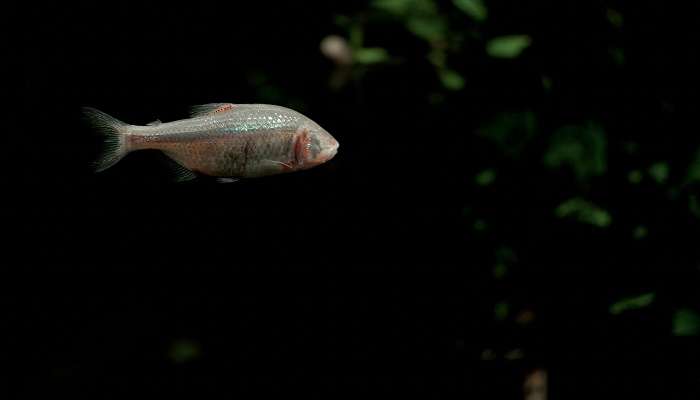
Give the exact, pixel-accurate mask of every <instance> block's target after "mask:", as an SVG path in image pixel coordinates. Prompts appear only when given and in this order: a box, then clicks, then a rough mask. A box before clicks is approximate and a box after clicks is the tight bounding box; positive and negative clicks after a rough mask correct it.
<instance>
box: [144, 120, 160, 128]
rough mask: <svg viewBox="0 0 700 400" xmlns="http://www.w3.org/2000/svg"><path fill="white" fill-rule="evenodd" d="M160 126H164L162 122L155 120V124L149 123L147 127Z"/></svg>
mask: <svg viewBox="0 0 700 400" xmlns="http://www.w3.org/2000/svg"><path fill="white" fill-rule="evenodd" d="M160 124H162V122H160V120H159V119H157V120H155V121H153V122H149V123H147V124H146V125H147V126H156V125H160Z"/></svg>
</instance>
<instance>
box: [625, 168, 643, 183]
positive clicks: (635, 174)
mask: <svg viewBox="0 0 700 400" xmlns="http://www.w3.org/2000/svg"><path fill="white" fill-rule="evenodd" d="M642 177H643V175H642V171H640V170H638V169H635V170H633V171H630V173H629V174H627V179H628V180H629V181H630V183H634V184H635V185H636V184H638V183H639V182H641V181H642Z"/></svg>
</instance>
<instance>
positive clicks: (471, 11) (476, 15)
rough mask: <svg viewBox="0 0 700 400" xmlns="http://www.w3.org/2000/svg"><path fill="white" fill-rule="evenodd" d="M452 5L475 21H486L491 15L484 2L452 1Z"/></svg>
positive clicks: (476, 0) (471, 0) (469, 0)
mask: <svg viewBox="0 0 700 400" xmlns="http://www.w3.org/2000/svg"><path fill="white" fill-rule="evenodd" d="M452 3H453V4H454V5H455V6H456V7H457V8H459V9H460V10H462V11H463V12H464V13H466V14H467V15H469V16H470V17H471V18H472V19H473V20H475V21H479V22H481V21H485V20H486V18H487V17H488V15H489V12H488V9H487V8H486V6H485V5H484V2H483V1H482V0H452Z"/></svg>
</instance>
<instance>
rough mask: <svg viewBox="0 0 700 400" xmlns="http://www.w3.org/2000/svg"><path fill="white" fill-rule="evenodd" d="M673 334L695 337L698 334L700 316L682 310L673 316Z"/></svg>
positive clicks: (685, 309) (693, 312)
mask: <svg viewBox="0 0 700 400" xmlns="http://www.w3.org/2000/svg"><path fill="white" fill-rule="evenodd" d="M673 334H674V335H676V336H697V335H698V334H700V315H698V313H696V312H695V311H693V310H690V309H687V308H683V309H680V310H678V311H676V313H675V314H674V315H673Z"/></svg>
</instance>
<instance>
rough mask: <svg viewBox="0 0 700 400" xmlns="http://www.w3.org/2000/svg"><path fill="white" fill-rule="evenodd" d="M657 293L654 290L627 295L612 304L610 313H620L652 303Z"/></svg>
mask: <svg viewBox="0 0 700 400" xmlns="http://www.w3.org/2000/svg"><path fill="white" fill-rule="evenodd" d="M655 297H656V294H655V293H654V292H651V293H646V294H643V295H640V296H636V297H627V298H624V299H622V300H620V301H618V302H616V303H613V304H612V305H611V306H610V314H613V315H618V314H621V313H623V312H625V311H628V310H636V309H639V308H643V307H647V306H648V305H650V304H651V303H652V302H653V301H654V298H655Z"/></svg>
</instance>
